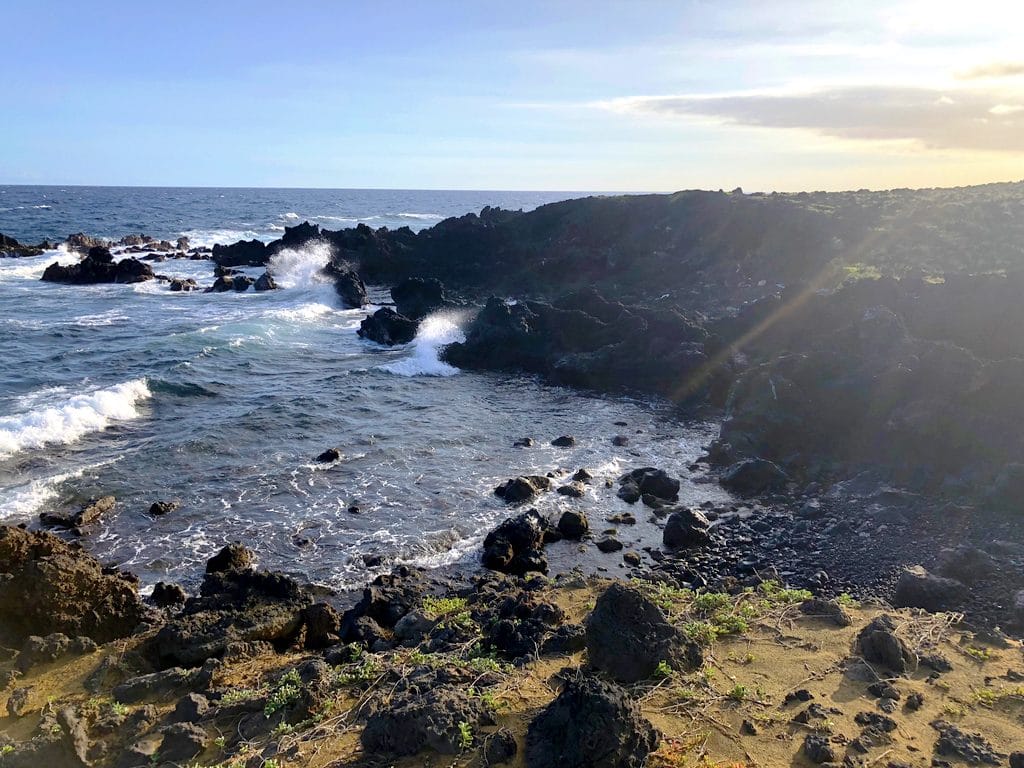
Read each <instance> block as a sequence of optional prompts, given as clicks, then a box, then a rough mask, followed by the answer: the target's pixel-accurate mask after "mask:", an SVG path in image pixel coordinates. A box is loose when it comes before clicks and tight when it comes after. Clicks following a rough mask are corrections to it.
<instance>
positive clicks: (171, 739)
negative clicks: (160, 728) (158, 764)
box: [159, 723, 212, 765]
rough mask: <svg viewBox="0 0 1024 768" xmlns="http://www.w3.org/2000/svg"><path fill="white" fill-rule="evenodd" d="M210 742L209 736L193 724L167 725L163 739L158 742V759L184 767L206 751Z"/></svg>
mask: <svg viewBox="0 0 1024 768" xmlns="http://www.w3.org/2000/svg"><path fill="white" fill-rule="evenodd" d="M211 741H212V739H211V738H210V735H209V734H208V733H207V732H206V731H205V730H203V729H202V728H200V727H199V726H198V725H195V724H194V723H175V724H173V725H169V726H167V728H165V729H164V739H163V741H162V742H160V749H159V755H160V759H161V760H165V761H167V762H168V763H172V764H176V765H184V764H186V763H188V762H189V761H190V760H192V759H193V758H194V757H196V756H198V755H200V754H202V753H203V752H204V751H206V748H207V747H208V746H209V745H210V742H211Z"/></svg>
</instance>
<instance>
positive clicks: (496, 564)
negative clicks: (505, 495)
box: [484, 510, 545, 575]
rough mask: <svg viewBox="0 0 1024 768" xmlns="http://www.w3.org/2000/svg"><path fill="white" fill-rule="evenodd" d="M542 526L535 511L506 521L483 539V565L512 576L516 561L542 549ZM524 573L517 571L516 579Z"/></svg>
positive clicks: (543, 526)
mask: <svg viewBox="0 0 1024 768" xmlns="http://www.w3.org/2000/svg"><path fill="white" fill-rule="evenodd" d="M544 528H545V523H544V521H543V519H542V518H541V516H540V515H539V514H538V513H537V511H536V510H530V511H528V512H524V513H523V514H521V515H517V516H516V517H510V518H507V519H506V520H505V521H503V522H502V523H501V524H500V525H499V526H498V527H497V528H495V529H494V530H492V531H491V532H490V533H488V534H487V536H486V537H485V538H484V565H485V566H486V567H487V568H491V569H492V570H499V571H505V572H507V573H514V572H516V571H517V570H520V569H519V568H517V567H516V564H515V563H516V559H517V558H522V557H524V556H526V555H527V554H528V553H532V552H537V551H539V550H540V549H541V547H542V546H543V545H544ZM522 573H525V571H521V572H520V574H519V575H521V574H522Z"/></svg>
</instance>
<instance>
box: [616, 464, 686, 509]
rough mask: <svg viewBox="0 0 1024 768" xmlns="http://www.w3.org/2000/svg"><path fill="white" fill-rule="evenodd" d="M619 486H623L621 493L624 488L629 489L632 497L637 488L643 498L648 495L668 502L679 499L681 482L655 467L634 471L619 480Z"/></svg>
mask: <svg viewBox="0 0 1024 768" xmlns="http://www.w3.org/2000/svg"><path fill="white" fill-rule="evenodd" d="M619 485H620V486H621V488H620V491H621V490H622V488H627V489H629V490H628V495H629V496H630V497H632V495H633V488H634V487H635V488H636V490H637V491H638V492H639V494H640V497H641V498H642V497H643V496H644V495H645V494H648V495H650V496H654V497H656V498H658V499H664V500H666V501H676V500H678V499H679V481H678V480H677V479H676V478H674V477H671V476H670V475H669V474H668V473H667V472H665V470H663V469H655V468H654V467H641V468H640V469H634V470H632V471H631V472H627V473H626V474H624V475H622V477H620V478H619ZM620 498H621V496H620Z"/></svg>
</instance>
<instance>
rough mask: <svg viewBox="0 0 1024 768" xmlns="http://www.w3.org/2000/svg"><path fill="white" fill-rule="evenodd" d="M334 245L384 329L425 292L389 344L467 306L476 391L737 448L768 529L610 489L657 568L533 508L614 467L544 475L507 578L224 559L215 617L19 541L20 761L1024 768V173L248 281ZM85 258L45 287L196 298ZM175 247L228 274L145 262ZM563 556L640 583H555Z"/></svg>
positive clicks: (403, 242)
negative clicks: (639, 414)
mask: <svg viewBox="0 0 1024 768" xmlns="http://www.w3.org/2000/svg"><path fill="white" fill-rule="evenodd" d="M313 241H323V242H326V243H328V244H329V245H330V246H331V252H332V258H331V262H330V263H329V264H328V265H327V267H326V270H327V272H328V273H329V274H331V275H332V276H333V278H334V279H335V281H336V285H337V288H338V293H339V295H340V296H341V298H342V300H343V301H344V302H345V303H346V304H348V305H349V306H353V307H359V306H363V305H364V304H366V303H367V291H366V285H371V286H385V287H389V288H390V289H391V296H392V299H393V306H391V307H385V308H383V309H380V310H378V311H377V312H376V313H374V314H373V315H372V316H370V317H368V318H367V319H366V320H365V321H364V322H363V325H362V327H361V329H360V331H359V333H360V335H362V336H364V337H365V338H367V339H369V340H371V341H375V342H378V343H382V344H401V343H406V342H408V341H410V340H411V339H412V338H414V336H415V334H416V329H417V326H418V324H419V323H420V321H422V320H423V319H424V318H425V317H427V316H429V315H431V314H433V313H436V312H440V311H446V310H452V311H459V312H461V313H464V314H466V315H467V316H468V317H469V319H468V321H467V322H466V325H465V341H463V342H459V343H454V344H451V345H450V346H448V347H447V348H446V349H445V350H444V351H443V353H442V354H443V356H444V358H445V359H446V360H447V361H448V362H450V363H451V364H453V365H455V366H457V367H459V368H463V369H470V370H473V369H475V370H488V371H499V372H500V371H507V372H517V373H521V372H525V373H529V374H535V375H537V376H540V377H543V378H544V379H545V380H548V381H551V382H553V383H557V384H561V385H566V386H571V387H577V388H582V389H587V390H591V391H596V392H603V393H623V392H625V393H632V394H637V395H642V396H648V397H657V398H661V399H665V400H668V401H671V402H672V403H674V404H675V405H676V406H677V408H678V410H679V413H680V414H681V415H682V416H684V417H692V418H694V419H701V420H704V421H713V422H716V423H719V424H720V425H721V426H720V431H719V434H718V436H717V438H716V439H714V440H713V442H711V443H710V444H709V446H708V448H707V452H706V455H704V456H703V457H701V459H700V460H699V461H698V462H697V463H696V464H695V465H694V466H693V467H692V471H693V472H694V473H700V474H702V475H704V476H706V478H707V479H709V480H711V481H715V482H719V483H721V484H722V485H723V486H724V487H725V488H726V489H727V490H729V491H730V492H731V493H732V494H733V495H734V496H735V497H736V499H737V503H735V504H731V505H728V506H722V507H714V506H710V505H709V508H706V509H689V508H685V507H682V506H680V505H679V504H678V496H677V492H678V489H679V482H678V479H677V478H673V477H671V476H669V475H667V474H666V473H665V472H663V471H662V470H661V469H660V468H657V467H642V466H637V467H635V468H634V469H633V470H632V471H631V472H629V473H627V474H625V475H623V476H622V477H621V478H618V479H617V481H616V482H613V483H609V484H608V487H605V488H600V489H597V491H598V492H603V493H608V494H618V496H619V497H620V498H622V499H623V500H625V501H627V502H630V503H632V505H633V506H632V507H631V509H634V510H635V513H632V516H633V517H634V519H635V517H636V516H640V515H643V516H644V517H645V518H646V517H651V516H653V518H654V519H656V520H657V521H658V524H659V525H661V526H663V530H664V533H663V544H662V546H658V547H655V546H652V547H650V548H648V550H647V552H645V553H644V556H641V555H640V553H637V552H633V551H628V550H624V548H623V546H622V543H621V542H620V541H619V540H618V538H617V536H616V533H615V531H614V530H613V529H609V525H610V523H609V522H608V521H605V520H603V519H601V520H599V519H589V518H588V516H587V509H586V502H585V498H584V500H581V501H580V505H579V507H578V509H577V510H576V511H573V512H568V513H566V514H565V515H564V516H563V517H562V518H560V519H558V520H549V519H545V518H543V517H542V516H540V515H538V514H537V513H536V512H534V511H532V510H530V509H529V502H530V501H531V500H532V499H534V498H536V497H537V495H538V494H543V493H554V492H558V493H562V494H564V495H566V496H570V497H575V496H583V494H582V492H581V489H582V488H583V487H584V486H586V485H588V484H590V483H591V482H592V481H593V480H594V478H592V477H591V476H590V474H589V473H588V472H586V471H585V468H584V469H581V470H580V472H578V473H577V474H576V475H573V476H571V477H570V476H568V475H566V476H561V475H558V474H557V473H555V472H554V471H553V472H552V473H551V474H550V476H536V477H532V476H531V477H521V478H512V479H510V480H509V482H508V483H505V484H503V485H502V486H500V487H499V488H498V489H496V493H498V494H499V495H500V496H502V498H503V499H504V500H505V501H506V502H508V504H509V507H510V512H509V519H508V520H506V521H505V522H504V523H502V525H500V526H499V527H498V528H496V529H495V530H494V531H492V532H491V534H490V535H489V536H488V537H487V540H486V541H485V542H484V546H483V548H482V551H481V553H480V557H481V566H480V568H479V569H473V570H471V572H469V573H468V574H467V573H466V572H464V571H460V572H459V573H458V574H453V573H446V572H419V571H415V570H409V569H404V568H403V569H399V570H398V571H396V572H395V573H393V574H391V575H388V576H382V577H379V578H378V579H376V580H375V581H374V582H373V583H371V584H370V585H368V586H367V587H366V589H365V590H364V592H363V593H362V594H361V595H357V596H355V599H353V598H352V597H351V596H339V595H325V594H324V593H323V590H320V589H318V588H317V587H315V586H313V585H307V584H302V583H300V582H299V581H296V580H295V579H293V578H290V577H288V576H286V575H284V574H280V573H272V572H265V571H260V570H257V569H255V568H254V567H253V563H252V558H251V554H250V553H249V552H248V551H247V550H246V549H245V548H244V547H243V546H241V545H237V544H227V543H226V542H225V544H226V546H225V549H224V550H223V551H222V552H221V553H220V554H219V555H217V556H216V557H215V558H213V559H212V560H211V561H210V563H209V565H208V567H207V570H206V573H205V574H201V575H200V574H197V577H196V582H197V584H198V583H199V580H200V578H201V584H200V585H199V587H198V589H197V590H194V594H187V593H186V590H185V589H183V588H182V587H181V586H178V585H170V584H161V585H159V586H158V588H157V589H156V591H155V592H154V593H153V595H152V596H151V597H148V598H146V599H145V600H143V599H142V598H140V596H139V594H138V591H137V585H136V582H135V581H134V580H133V578H132V577H131V575H130V574H125V573H120V572H117V571H114V570H111V569H104V568H102V567H101V566H100V564H98V563H97V562H96V561H95V560H93V559H92V558H91V557H89V555H88V554H86V553H85V552H84V551H83V550H82V549H81V548H80V547H79V546H77V545H76V544H75V543H74V542H73V541H72V543H69V541H68V540H67V539H64V538H61V537H59V536H57V535H54V534H52V533H49V532H43V531H32V530H26V529H22V528H15V527H4V528H0V686H4V687H3V688H0V691H2V694H0V695H2V696H5V697H6V700H7V704H6V712H7V713H8V715H9V716H8V717H7V718H6V719H0V766H37V765H51V766H63V765H70V766H83V765H84V766H123V767H124V768H131V767H132V766H145V765H165V764H166V765H225V766H227V765H231V766H245V767H246V768H258V767H261V766H266V767H267V768H283V766H286V765H296V766H297V765H303V766H304V765H313V766H322V765H323V766H326V765H332V766H339V767H340V766H376V765H381V766H383V765H402V766H413V765H466V766H489V765H499V764H510V765H525V766H529V767H530V768H539V767H540V766H548V765H551V766H554V765H566V766H580V767H581V768H582V767H583V766H601V767H605V766H607V767H608V768H613V767H616V768H617V767H619V766H622V767H624V768H626V767H630V768H632V767H636V768H639V766H642V765H650V766H663V767H665V766H683V765H790V764H792V765H810V764H821V763H836V764H840V763H841V764H843V765H849V766H869V765H881V766H886V765H888V766H905V765H912V766H918V765H920V766H927V765H958V764H992V765H1011V766H1022V765H1024V754H1022V753H1021V752H1019V751H1015V750H1021V749H1024V720H1022V712H1024V709H1022V706H1021V702H1022V701H1024V686H1022V683H1024V655H1022V650H1021V645H1020V642H1019V640H1018V639H1017V638H1019V637H1020V636H1021V635H1022V633H1024V517H1022V499H1024V396H1022V395H1024V333H1022V332H1021V330H1022V329H1024V301H1022V297H1024V183H1018V184H993V185H987V186H981V187H969V188H959V189H931V190H892V191H887V192H870V191H858V192H844V193H800V194H772V195H761V194H752V195H748V194H744V193H742V191H740V190H736V191H734V192H731V193H723V192H699V191H693V192H680V193H676V194H673V195H645V196H639V195H638V196H623V197H593V198H586V199H580V200H571V201H566V202H561V203H554V204H550V205H545V206H542V207H540V208H538V209H536V210H534V211H530V212H526V213H524V212H518V211H506V210H500V209H493V208H485V209H484V210H482V211H481V212H480V213H479V214H475V213H473V214H467V215H465V216H462V217H459V218H452V219H447V220H445V221H442V222H440V223H439V224H437V225H436V226H434V227H432V228H430V229H425V230H423V231H420V232H413V231H412V230H410V229H407V228H402V229H397V230H387V229H378V230H374V229H371V228H370V227H367V226H365V225H360V226H358V227H355V228H350V229H344V230H339V231H330V230H321V229H320V228H319V227H318V226H315V225H311V224H308V223H305V224H301V225H298V226H296V227H291V228H289V229H287V230H286V232H285V234H284V236H283V237H282V238H281V239H280V240H278V241H274V242H272V243H268V244H265V243H262V242H260V241H249V242H240V243H236V244H233V245H227V246H216V247H214V248H213V250H212V253H211V254H208V256H210V257H212V259H213V260H214V261H215V262H216V265H217V266H216V268H217V270H218V281H217V284H216V285H215V288H214V289H215V290H247V289H249V288H250V285H251V284H252V283H253V281H252V279H251V278H248V277H246V276H244V275H239V274H235V273H234V272H233V270H235V269H236V268H238V267H241V266H267V265H268V262H269V260H270V258H271V257H272V256H273V255H274V254H275V253H277V252H278V251H280V250H281V249H283V248H299V247H302V246H304V245H307V244H309V243H310V242H313ZM71 244H72V245H74V246H77V247H79V248H80V249H81V250H82V252H83V253H84V254H87V255H86V256H85V258H84V259H83V260H82V261H81V262H80V263H79V264H74V265H70V266H63V267H62V266H60V265H56V266H55V267H51V268H49V269H47V272H46V274H45V275H44V277H43V279H44V280H55V281H59V282H69V283H76V284H78V283H87V282H136V281H139V280H148V279H159V278H160V276H159V275H157V274H155V273H154V272H153V269H152V267H150V266H149V264H148V263H147V262H145V261H136V260H135V259H132V258H124V259H122V260H121V261H117V260H116V259H115V256H114V255H113V254H112V253H111V252H110V250H109V246H110V244H108V243H103V242H100V241H96V240H93V239H91V238H88V237H84V236H76V238H75V239H74V241H73V242H72V243H71ZM44 245H45V244H44ZM154 245H155V246H156V247H155V250H156V251H160V252H163V253H165V254H166V255H165V256H160V257H159V258H156V259H154V258H153V257H152V256H147V257H145V258H148V259H149V261H157V262H158V261H159V260H162V259H163V258H170V257H188V256H191V257H193V258H196V257H204V256H206V255H207V254H202V253H198V252H196V251H195V249H192V252H191V254H190V252H189V247H188V243H187V242H184V243H183V242H180V241H179V242H178V243H177V244H176V245H172V244H170V243H160V244H152V243H149V242H147V241H140V242H135V241H134V240H133V241H131V242H124V243H122V246H124V247H126V248H128V249H129V251H127V252H123V253H122V254H121V255H124V256H128V255H130V252H131V249H132V248H135V249H137V252H139V253H143V252H146V253H149V252H151V251H153V250H154V247H147V246H154ZM165 246H166V247H165ZM0 252H4V255H10V256H22V255H37V254H38V253H39V252H40V251H38V250H37V249H35V248H34V247H31V246H24V245H21V244H18V243H17V242H15V241H13V240H11V239H10V238H5V237H2V236H0ZM179 282H180V281H179ZM170 287H171V289H172V290H190V289H191V288H193V287H194V286H188V285H185V284H181V285H178V286H177V287H175V286H174V285H173V283H172V285H171V286H170ZM253 288H254V289H256V290H261V289H262V290H272V289H273V288H274V281H273V275H272V274H271V273H270V272H268V273H267V274H266V275H265V276H264V277H262V278H260V280H259V281H256V284H255V285H253ZM566 439H567V440H568V439H571V436H566ZM616 439H617V440H622V441H626V440H635V439H639V438H637V437H636V436H629V437H627V436H626V435H621V436H620V437H617V438H616ZM523 446H524V447H523V450H529V440H524V442H523ZM329 458H330V457H329V456H325V461H326V460H329ZM552 469H553V470H554V469H555V468H552ZM87 512H89V510H85V511H83V513H82V514H85V513H87ZM97 514H98V513H97ZM629 522H630V521H629V519H627V517H626V516H622V519H619V520H616V521H614V523H613V524H614V525H616V526H619V527H621V526H625V525H629ZM74 525H77V523H74V522H73V521H72V524H71V525H70V527H74ZM557 539H571V540H577V539H578V540H580V542H581V544H580V546H581V547H583V548H586V550H587V551H588V552H591V551H592V550H594V549H597V550H599V551H600V553H601V554H600V556H601V557H604V558H607V562H608V564H609V567H611V566H612V565H614V566H615V568H616V570H617V571H619V568H618V564H619V563H624V564H625V565H627V566H628V568H626V569H625V570H623V571H620V572H622V573H624V574H628V577H623V578H620V579H616V580H609V579H600V578H595V577H584V576H582V575H580V574H578V573H573V572H567V573H560V574H557V575H556V576H555V577H554V578H546V577H545V576H544V574H546V573H547V572H548V563H547V560H546V558H545V553H544V546H545V544H546V543H550V542H551V541H553V540H557Z"/></svg>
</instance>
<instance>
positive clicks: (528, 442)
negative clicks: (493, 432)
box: [512, 437, 537, 448]
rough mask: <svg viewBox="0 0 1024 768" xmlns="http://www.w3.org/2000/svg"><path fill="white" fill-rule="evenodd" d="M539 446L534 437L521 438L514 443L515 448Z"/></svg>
mask: <svg viewBox="0 0 1024 768" xmlns="http://www.w3.org/2000/svg"><path fill="white" fill-rule="evenodd" d="M536 444H537V441H536V440H534V439H533V438H532V437H521V438H519V439H518V440H516V441H515V442H514V443H512V447H513V448H533V446H534V445H536Z"/></svg>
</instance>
